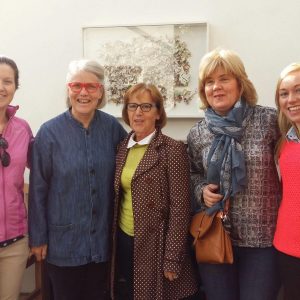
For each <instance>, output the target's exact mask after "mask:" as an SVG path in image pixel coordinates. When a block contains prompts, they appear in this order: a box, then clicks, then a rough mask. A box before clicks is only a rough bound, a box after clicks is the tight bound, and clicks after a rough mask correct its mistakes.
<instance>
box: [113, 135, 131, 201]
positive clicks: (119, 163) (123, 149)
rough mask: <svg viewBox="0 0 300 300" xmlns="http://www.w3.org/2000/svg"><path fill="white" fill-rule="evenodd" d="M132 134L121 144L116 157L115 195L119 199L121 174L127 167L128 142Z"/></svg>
mask: <svg viewBox="0 0 300 300" xmlns="http://www.w3.org/2000/svg"><path fill="white" fill-rule="evenodd" d="M131 134H132V133H131ZM131 134H129V135H128V136H127V138H126V139H125V140H124V141H123V142H121V144H120V145H119V149H118V153H117V156H116V173H115V193H116V196H117V197H119V195H120V188H121V174H122V170H123V167H124V165H125V162H126V157H127V153H128V149H127V144H128V140H129V137H130V136H131Z"/></svg>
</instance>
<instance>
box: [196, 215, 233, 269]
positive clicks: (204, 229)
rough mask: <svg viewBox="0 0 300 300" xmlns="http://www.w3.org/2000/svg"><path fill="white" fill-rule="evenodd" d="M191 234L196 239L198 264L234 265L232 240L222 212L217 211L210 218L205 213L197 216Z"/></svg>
mask: <svg viewBox="0 0 300 300" xmlns="http://www.w3.org/2000/svg"><path fill="white" fill-rule="evenodd" d="M190 233H191V235H192V236H193V237H194V243H193V245H194V247H195V253H196V260H197V262H198V263H211V264H226V263H227V264H232V263H233V253H232V245H231V240H230V237H229V234H228V233H227V232H226V231H225V229H224V227H223V224H222V212H220V211H217V212H215V213H214V214H212V215H210V216H209V215H207V214H206V213H205V211H201V212H199V213H197V214H195V215H194V217H193V218H192V222H191V226H190Z"/></svg>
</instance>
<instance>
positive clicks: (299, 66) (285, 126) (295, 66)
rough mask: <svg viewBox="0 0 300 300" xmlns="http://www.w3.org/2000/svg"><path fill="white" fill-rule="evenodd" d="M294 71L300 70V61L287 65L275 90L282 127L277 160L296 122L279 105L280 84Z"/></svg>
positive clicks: (279, 121) (279, 124)
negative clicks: (287, 135)
mask: <svg viewBox="0 0 300 300" xmlns="http://www.w3.org/2000/svg"><path fill="white" fill-rule="evenodd" d="M294 72H300V62H296V63H291V64H289V65H288V66H286V67H285V68H284V69H283V70H282V71H281V73H280V76H279V79H278V81H277V85H276V92H275V103H276V107H277V111H278V126H279V129H280V133H281V136H280V139H279V141H278V143H277V146H276V154H275V157H276V160H278V158H279V155H280V150H281V147H282V144H283V142H284V141H285V139H286V134H287V133H288V131H289V130H290V128H291V127H292V126H294V123H293V122H291V121H290V120H289V119H288V118H287V117H286V116H285V114H284V113H283V112H282V110H281V109H280V105H279V90H280V85H281V83H282V80H283V79H284V78H285V77H287V76H288V75H290V74H291V73H294ZM295 128H296V126H295Z"/></svg>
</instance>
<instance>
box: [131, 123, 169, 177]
mask: <svg viewBox="0 0 300 300" xmlns="http://www.w3.org/2000/svg"><path fill="white" fill-rule="evenodd" d="M163 143H164V139H163V134H162V133H161V131H160V130H159V129H158V128H157V133H156V135H155V136H154V138H153V140H152V141H151V143H150V144H149V146H148V149H147V151H146V153H145V155H144V157H143V158H142V160H141V161H140V163H139V165H138V167H137V169H136V171H135V173H134V176H133V178H132V180H133V181H134V180H135V179H136V178H137V177H139V176H141V175H142V174H144V173H146V172H148V171H149V170H150V169H151V168H152V167H153V166H156V165H157V164H158V163H159V158H160V151H159V148H160V146H161V145H162V144H163Z"/></svg>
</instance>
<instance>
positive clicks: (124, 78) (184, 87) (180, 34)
mask: <svg viewBox="0 0 300 300" xmlns="http://www.w3.org/2000/svg"><path fill="white" fill-rule="evenodd" d="M207 51H208V25H207V23H189V24H165V25H141V26H113V27H84V28H83V55H84V57H85V58H89V59H95V60H97V61H98V62H99V63H100V64H101V65H102V66H103V67H104V68H105V89H106V96H107V97H106V98H107V104H106V106H105V107H104V108H103V110H104V111H106V112H108V113H110V114H112V115H114V116H116V117H121V110H122V101H123V100H122V99H123V95H124V93H125V91H126V90H127V89H128V88H129V87H130V86H132V85H134V84H136V83H139V82H146V83H152V84H155V85H156V86H157V87H158V88H159V90H160V92H161V93H162V95H163V98H164V105H165V109H166V112H167V115H168V117H175V118H197V117H199V116H202V115H203V113H202V112H201V111H200V110H199V105H200V102H199V101H200V100H199V96H198V91H197V86H198V68H199V62H200V59H201V57H202V56H203V55H204V54H205V53H206V52H207Z"/></svg>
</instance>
